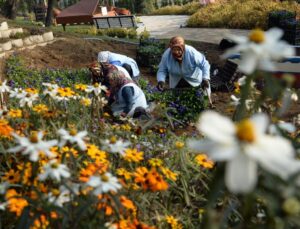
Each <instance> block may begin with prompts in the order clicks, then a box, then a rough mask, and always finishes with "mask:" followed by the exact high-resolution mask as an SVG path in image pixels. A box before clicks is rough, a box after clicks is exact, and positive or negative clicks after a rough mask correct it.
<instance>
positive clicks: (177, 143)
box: [175, 141, 184, 149]
mask: <svg viewBox="0 0 300 229" xmlns="http://www.w3.org/2000/svg"><path fill="white" fill-rule="evenodd" d="M175 147H176V148H177V149H181V148H183V147H184V143H183V142H180V141H176V142H175Z"/></svg>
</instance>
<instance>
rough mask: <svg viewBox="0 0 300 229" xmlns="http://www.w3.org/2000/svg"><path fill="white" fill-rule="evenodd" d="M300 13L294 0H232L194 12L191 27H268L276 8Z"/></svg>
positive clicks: (190, 20)
mask: <svg viewBox="0 0 300 229" xmlns="http://www.w3.org/2000/svg"><path fill="white" fill-rule="evenodd" d="M291 9H292V11H296V12H298V13H300V6H299V5H298V4H297V3H296V2H294V1H292V2H290V1H284V2H275V1H273V0H231V1H228V2H220V3H215V4H210V5H208V6H206V7H203V8H201V9H199V10H198V11H197V13H195V14H193V15H192V16H191V17H190V18H189V20H188V22H187V25H188V26H189V27H215V28H218V27H222V28H235V29H237V28H239V29H253V28H262V29H266V28H267V26H268V15H269V13H270V12H272V11H274V10H288V11H291Z"/></svg>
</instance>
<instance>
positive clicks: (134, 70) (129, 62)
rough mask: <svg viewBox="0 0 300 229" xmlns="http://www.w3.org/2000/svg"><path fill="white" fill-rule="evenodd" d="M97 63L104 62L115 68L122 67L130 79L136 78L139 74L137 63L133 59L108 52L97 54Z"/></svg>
mask: <svg viewBox="0 0 300 229" xmlns="http://www.w3.org/2000/svg"><path fill="white" fill-rule="evenodd" d="M98 62H106V63H109V64H114V65H116V66H122V67H123V68H125V69H126V70H127V72H128V73H129V75H130V77H131V78H133V79H134V78H137V77H138V76H139V74H140V70H139V68H138V65H137V63H136V62H135V60H134V59H132V58H130V57H128V56H125V55H122V54H119V53H113V52H110V51H102V52H99V53H98Z"/></svg>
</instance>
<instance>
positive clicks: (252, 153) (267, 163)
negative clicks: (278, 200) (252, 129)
mask: <svg viewBox="0 0 300 229" xmlns="http://www.w3.org/2000/svg"><path fill="white" fill-rule="evenodd" d="M245 152H246V154H247V155H248V156H249V157H251V158H253V159H254V160H256V161H258V162H259V164H260V165H261V166H262V167H263V168H264V169H265V170H267V171H269V172H271V173H275V174H277V175H279V176H280V177H281V178H283V179H286V178H287V177H288V176H289V175H291V174H292V173H294V172H295V170H297V167H295V166H297V164H293V166H291V165H290V163H291V162H293V161H295V159H294V158H293V147H292V145H291V143H290V142H289V141H287V140H286V139H284V138H282V137H276V136H273V137H270V136H261V137H260V139H259V141H258V142H257V143H256V144H252V145H248V146H246V147H245Z"/></svg>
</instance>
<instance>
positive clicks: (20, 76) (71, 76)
mask: <svg viewBox="0 0 300 229" xmlns="http://www.w3.org/2000/svg"><path fill="white" fill-rule="evenodd" d="M6 74H7V77H8V80H9V81H10V84H11V85H12V86H14V87H23V88H25V87H34V88H37V89H40V88H41V87H42V83H46V82H53V83H56V84H58V85H60V86H64V87H68V86H72V85H74V83H75V82H83V83H89V82H90V79H89V72H88V70H87V69H81V70H59V69H45V70H42V71H38V70H35V69H28V68H26V67H25V66H24V64H23V63H22V60H21V59H20V58H18V57H16V56H12V57H10V58H9V59H8V60H7V62H6Z"/></svg>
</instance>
